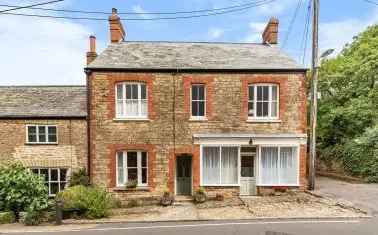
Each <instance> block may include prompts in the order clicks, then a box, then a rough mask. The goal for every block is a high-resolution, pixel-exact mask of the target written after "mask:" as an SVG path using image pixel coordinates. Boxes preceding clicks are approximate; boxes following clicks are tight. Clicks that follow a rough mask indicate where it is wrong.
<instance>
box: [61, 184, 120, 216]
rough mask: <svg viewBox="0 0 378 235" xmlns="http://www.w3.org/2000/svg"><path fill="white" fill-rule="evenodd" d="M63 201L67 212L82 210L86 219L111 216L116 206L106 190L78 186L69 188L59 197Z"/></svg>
mask: <svg viewBox="0 0 378 235" xmlns="http://www.w3.org/2000/svg"><path fill="white" fill-rule="evenodd" d="M57 198H58V199H61V200H63V205H64V206H63V207H64V209H65V210H80V211H83V212H84V215H85V217H86V218H89V219H97V218H103V217H106V216H108V215H109V211H110V209H111V207H112V205H114V203H113V199H112V197H111V195H110V194H108V193H107V192H106V191H105V190H104V189H102V188H98V187H94V186H90V187H85V186H82V185H77V186H74V187H69V188H67V189H65V190H64V191H63V192H60V193H59V194H58V195H57Z"/></svg>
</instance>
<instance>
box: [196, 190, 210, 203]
mask: <svg viewBox="0 0 378 235" xmlns="http://www.w3.org/2000/svg"><path fill="white" fill-rule="evenodd" d="M193 199H194V202H196V203H204V202H205V201H206V200H207V195H206V191H205V189H204V188H203V187H199V188H198V189H197V190H196V191H195V192H194V195H193Z"/></svg>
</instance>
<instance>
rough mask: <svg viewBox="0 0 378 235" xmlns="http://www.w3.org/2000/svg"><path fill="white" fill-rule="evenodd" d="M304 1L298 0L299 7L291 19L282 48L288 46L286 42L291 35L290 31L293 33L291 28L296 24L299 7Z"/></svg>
mask: <svg viewBox="0 0 378 235" xmlns="http://www.w3.org/2000/svg"><path fill="white" fill-rule="evenodd" d="M302 2H303V0H298V4H297V7H296V9H295V11H294V15H293V18H292V19H291V21H290V25H289V28H288V32H287V34H286V36H285V39H284V41H283V43H282V48H285V47H286V43H287V40H288V39H289V36H290V33H291V30H292V29H293V26H294V23H295V20H296V19H297V15H298V12H299V9H300V8H301V6H302Z"/></svg>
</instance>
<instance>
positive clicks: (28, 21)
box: [0, 0, 378, 85]
mask: <svg viewBox="0 0 378 235" xmlns="http://www.w3.org/2000/svg"><path fill="white" fill-rule="evenodd" d="M46 1H47V0H27V1H25V0H0V5H1V4H5V5H6V4H8V5H21V6H22V5H29V4H33V3H39V2H46ZM254 1H256V0H244V1H243V0H185V1H183V0H181V1H179V0H176V1H173V0H106V1H104V0H65V1H63V2H59V3H54V4H51V5H48V6H44V7H48V8H56V9H69V10H72V9H73V10H85V11H103V12H111V8H112V7H115V8H117V9H118V12H135V13H143V14H139V15H132V16H126V17H129V18H148V17H151V16H150V15H146V13H150V12H177V11H193V10H203V9H214V8H222V7H229V6H234V5H238V4H245V3H250V2H254ZM260 1H261V0H260ZM299 1H301V5H300V6H301V7H300V8H299V11H298V14H297V17H296V20H295V21H294V24H292V26H291V30H289V29H290V25H291V23H290V22H292V19H293V15H294V13H295V9H296V8H297V6H298V2H299ZM308 1H309V0H275V1H274V0H273V1H272V2H271V3H269V4H266V5H262V6H258V7H253V8H250V9H247V10H244V11H240V12H233V13H229V14H224V15H217V16H208V17H200V18H194V19H179V20H160V21H157V20H155V21H132V20H123V21H122V22H123V25H124V27H125V29H126V32H127V35H126V40H130V41H201V42H202V41H206V42H207V41H209V42H242V43H253V42H254V43H259V42H261V32H262V30H263V29H264V27H265V25H266V23H267V22H268V20H269V18H270V17H276V18H278V19H279V21H280V25H279V47H281V48H282V50H284V51H285V52H286V53H287V54H289V55H290V56H291V57H292V58H294V59H295V60H296V61H297V62H298V63H303V55H304V48H307V51H306V58H305V60H304V61H305V62H304V65H305V66H308V62H309V57H310V55H311V48H310V39H309V40H308V45H307V47H305V46H303V35H304V31H305V30H304V29H305V24H306V23H305V22H306V20H305V19H306V15H307V7H308V5H309V2H308ZM372 1H376V2H377V5H374V4H371V3H368V2H367V1H364V0H320V2H321V4H320V34H319V43H320V51H321V52H322V51H325V50H327V49H330V48H332V49H335V50H336V52H335V53H334V55H333V56H335V55H336V54H337V53H338V52H340V51H341V50H342V48H343V46H344V45H345V44H346V43H348V42H350V41H351V40H352V38H353V37H354V36H356V35H357V34H358V33H359V32H361V31H363V30H364V29H366V27H368V26H369V25H372V24H375V23H378V0H372ZM5 9H8V8H7V7H1V6H0V11H1V10H5ZM13 13H27V14H49V15H57V16H76V17H85V16H87V17H97V18H107V15H82V14H74V13H54V12H46V11H40V10H17V11H13ZM196 14H198V13H196ZM152 17H154V16H152ZM108 27H109V26H108V22H107V21H106V20H105V21H87V20H68V19H46V18H32V17H24V16H12V15H4V14H0V69H1V75H0V85H83V84H85V74H84V67H85V54H86V52H87V50H88V46H89V45H88V37H89V36H90V35H92V34H93V35H95V36H96V37H97V52H98V53H100V52H101V51H102V50H103V49H104V48H106V46H107V45H108V44H109V28H108ZM288 32H290V33H289V34H288ZM310 34H311V29H310ZM286 38H287V40H286ZM285 41H286V44H284V42H285Z"/></svg>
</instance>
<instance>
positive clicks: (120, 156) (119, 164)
mask: <svg viewBox="0 0 378 235" xmlns="http://www.w3.org/2000/svg"><path fill="white" fill-rule="evenodd" d="M123 167H124V164H123V152H118V153H117V175H118V178H117V181H118V184H124V183H125V181H124V179H125V176H124V174H125V172H124V168H123Z"/></svg>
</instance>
